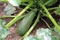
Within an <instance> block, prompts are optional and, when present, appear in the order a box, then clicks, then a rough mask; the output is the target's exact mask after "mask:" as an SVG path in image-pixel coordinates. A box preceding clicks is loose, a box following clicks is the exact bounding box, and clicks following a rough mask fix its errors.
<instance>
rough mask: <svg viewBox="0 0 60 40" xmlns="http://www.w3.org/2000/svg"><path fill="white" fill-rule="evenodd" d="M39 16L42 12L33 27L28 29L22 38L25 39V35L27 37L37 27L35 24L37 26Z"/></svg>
mask: <svg viewBox="0 0 60 40" xmlns="http://www.w3.org/2000/svg"><path fill="white" fill-rule="evenodd" d="M39 18H40V13H38V16H37V19H36V21H35V22H34V24H33V25H32V26H31V28H30V29H29V30H28V32H27V33H26V34H25V35H24V36H23V37H22V39H24V38H25V37H27V36H28V35H29V34H30V33H31V32H32V30H33V29H34V28H35V26H36V25H37V23H38V22H39ZM22 39H21V40H22Z"/></svg>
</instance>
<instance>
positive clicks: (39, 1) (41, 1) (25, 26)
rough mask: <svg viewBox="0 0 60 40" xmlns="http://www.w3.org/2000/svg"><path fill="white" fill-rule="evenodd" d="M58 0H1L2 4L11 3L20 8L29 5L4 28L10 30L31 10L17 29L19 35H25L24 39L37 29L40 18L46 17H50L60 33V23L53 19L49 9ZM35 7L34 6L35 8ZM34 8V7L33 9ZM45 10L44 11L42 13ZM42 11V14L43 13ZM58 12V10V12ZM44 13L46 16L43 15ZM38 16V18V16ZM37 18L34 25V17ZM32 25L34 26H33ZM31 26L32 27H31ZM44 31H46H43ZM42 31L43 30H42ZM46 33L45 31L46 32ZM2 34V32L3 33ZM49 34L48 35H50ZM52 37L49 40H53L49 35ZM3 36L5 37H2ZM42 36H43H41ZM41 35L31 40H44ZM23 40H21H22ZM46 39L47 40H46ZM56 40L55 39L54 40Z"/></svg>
mask: <svg viewBox="0 0 60 40" xmlns="http://www.w3.org/2000/svg"><path fill="white" fill-rule="evenodd" d="M57 1H58V0H0V2H9V3H10V4H11V5H13V6H16V7H19V6H21V5H22V3H28V4H27V6H26V7H25V8H24V9H23V10H22V11H21V12H19V14H18V15H17V16H15V17H14V18H13V19H12V20H11V21H10V22H9V23H7V24H6V25H5V26H4V27H5V28H6V29H8V30H9V28H10V27H11V26H12V25H13V24H14V23H15V22H17V21H18V20H20V19H21V17H22V16H23V14H24V13H25V12H26V11H27V10H28V9H30V10H31V11H29V12H28V13H27V15H26V16H24V18H23V17H22V18H23V19H22V20H21V22H20V23H19V26H18V28H17V33H18V34H19V35H23V37H22V39H24V38H26V37H27V36H28V35H29V34H30V33H31V31H32V30H33V29H34V28H35V26H36V25H37V23H38V22H39V19H40V16H43V15H45V16H46V17H48V18H49V19H50V20H51V22H52V23H53V24H54V27H55V28H56V30H57V31H58V32H59V31H60V25H58V23H57V22H56V20H55V19H54V18H53V17H52V15H51V13H50V12H49V11H48V9H47V8H46V6H47V7H50V6H52V5H54V4H55V3H56V2H57ZM33 5H34V6H33ZM32 6H33V7H32ZM42 9H43V11H42ZM41 11H42V12H41ZM57 11H58V10H57ZM42 13H44V14H42ZM37 14H38V16H37ZM35 16H37V18H36V21H35V22H34V24H33V25H32V21H33V19H34V17H35ZM31 25H32V26H31ZM30 26H31V27H30ZM43 30H44V29H43ZM41 31H42V30H41ZM44 32H45V31H44ZM1 33H2V32H1ZM48 34H49V33H47V35H48ZM49 35H50V37H49V36H48V37H49V39H50V40H51V34H49ZM2 36H3V35H2ZM40 36H41V35H40ZM40 36H39V34H38V36H37V38H36V39H34V38H35V37H34V36H31V38H32V39H30V40H44V37H46V36H43V38H42V39H39V37H40ZM28 38H29V37H28ZM22 39H21V40H22ZM45 39H46V38H45ZM24 40H29V39H24ZM46 40H48V39H46ZM52 40H54V39H52Z"/></svg>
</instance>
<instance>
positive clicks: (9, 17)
mask: <svg viewBox="0 0 60 40" xmlns="http://www.w3.org/2000/svg"><path fill="white" fill-rule="evenodd" d="M14 17H15V16H0V18H14Z"/></svg>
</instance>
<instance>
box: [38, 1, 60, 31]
mask: <svg viewBox="0 0 60 40" xmlns="http://www.w3.org/2000/svg"><path fill="white" fill-rule="evenodd" d="M39 5H40V6H41V7H42V8H43V9H44V11H45V12H46V14H47V15H48V18H49V19H50V20H51V21H52V23H53V24H54V25H55V27H56V28H57V30H58V31H60V25H58V24H57V22H56V20H55V19H54V18H53V17H52V16H51V14H50V13H49V11H48V10H47V8H46V7H45V5H44V4H42V3H41V2H39Z"/></svg>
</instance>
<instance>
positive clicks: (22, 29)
mask: <svg viewBox="0 0 60 40" xmlns="http://www.w3.org/2000/svg"><path fill="white" fill-rule="evenodd" d="M36 12H37V9H33V10H32V11H30V12H29V13H28V14H27V15H26V16H25V17H24V18H23V20H22V21H21V22H20V23H19V25H18V28H17V33H18V34H19V35H24V34H25V33H26V32H27V31H28V30H29V28H30V26H31V24H32V20H33V19H34V17H35V15H36Z"/></svg>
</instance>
